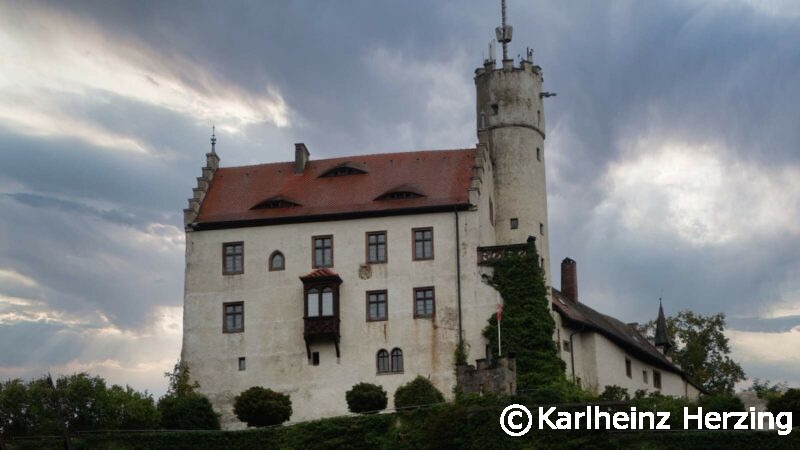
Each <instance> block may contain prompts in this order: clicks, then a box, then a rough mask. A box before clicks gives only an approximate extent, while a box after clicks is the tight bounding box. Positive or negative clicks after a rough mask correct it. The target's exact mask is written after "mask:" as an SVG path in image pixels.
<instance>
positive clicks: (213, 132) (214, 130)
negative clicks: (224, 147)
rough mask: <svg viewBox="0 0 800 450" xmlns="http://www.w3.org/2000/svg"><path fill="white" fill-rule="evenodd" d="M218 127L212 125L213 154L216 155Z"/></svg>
mask: <svg viewBox="0 0 800 450" xmlns="http://www.w3.org/2000/svg"><path fill="white" fill-rule="evenodd" d="M216 133H217V126H216V125H211V153H216V150H215V149H214V147H215V146H216V145H217V136H216Z"/></svg>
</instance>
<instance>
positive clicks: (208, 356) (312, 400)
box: [182, 211, 499, 427]
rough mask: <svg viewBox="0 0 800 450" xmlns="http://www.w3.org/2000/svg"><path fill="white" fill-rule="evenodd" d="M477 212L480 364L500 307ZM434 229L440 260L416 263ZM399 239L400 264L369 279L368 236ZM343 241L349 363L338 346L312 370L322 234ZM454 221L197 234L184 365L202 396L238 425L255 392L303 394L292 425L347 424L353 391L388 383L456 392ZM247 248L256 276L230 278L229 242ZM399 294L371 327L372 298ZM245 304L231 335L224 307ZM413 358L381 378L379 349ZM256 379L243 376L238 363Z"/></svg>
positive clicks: (474, 330)
mask: <svg viewBox="0 0 800 450" xmlns="http://www.w3.org/2000/svg"><path fill="white" fill-rule="evenodd" d="M480 222H481V220H480V217H479V213H478V212H477V211H467V212H460V213H459V225H460V231H459V234H460V235H461V239H462V246H461V249H460V251H461V266H462V314H463V322H464V325H463V326H464V330H465V336H464V337H465V340H466V341H467V342H468V344H470V348H471V355H470V357H471V358H473V359H474V358H478V357H483V352H484V343H483V338H482V337H481V336H480V332H481V330H482V328H483V327H484V326H485V325H486V319H487V318H488V317H489V316H490V315H491V314H492V312H493V311H494V308H495V305H496V304H497V303H498V301H499V299H498V297H497V294H496V292H495V291H494V290H493V289H492V288H490V287H488V286H486V285H485V284H482V283H480V282H479V281H478V282H477V283H476V280H480V276H479V275H478V267H477V264H476V263H477V256H476V247H477V246H478V245H479V242H478V236H479V233H478V230H479V227H480ZM427 226H432V227H433V228H434V257H435V259H434V260H432V261H412V254H411V252H412V232H411V230H412V228H417V227H427ZM380 230H386V231H387V241H388V250H387V252H388V263H386V264H375V265H372V276H371V278H369V279H366V280H363V279H361V278H359V265H360V264H363V263H364V262H365V233H366V232H368V231H380ZM323 234H332V235H333V236H334V244H333V245H334V267H333V270H335V271H336V272H338V273H339V275H340V276H341V278H342V280H343V283H342V285H341V288H340V318H341V325H340V327H341V343H340V349H341V358H340V359H339V360H338V361H337V359H336V355H335V349H334V346H333V344H332V343H330V344H328V343H324V344H315V345H312V349H311V351H312V352H320V365H319V366H312V365H310V364H309V362H308V358H307V354H306V347H305V342H304V340H303V285H302V282H301V281H300V280H299V277H300V276H302V275H305V274H306V273H308V272H310V271H311V270H312V267H311V255H312V252H311V245H312V236H315V235H323ZM455 234H456V233H455V216H454V213H438V214H423V215H408V216H396V217H389V218H371V219H358V220H348V221H337V222H320V223H305V224H291V225H274V226H268V227H250V228H237V229H228V230H212V231H201V232H190V233H187V241H186V263H187V270H186V295H185V307H184V342H183V356H182V357H183V359H184V360H185V361H186V362H187V363H188V364H189V366H190V368H191V370H192V376H193V378H195V379H196V380H197V381H198V382H199V383H200V391H201V392H203V393H204V394H206V395H208V396H209V398H210V399H211V400H212V402H213V403H214V406H215V408H217V409H218V410H219V411H221V412H222V413H223V422H224V424H225V426H226V427H236V426H241V424H239V423H238V422H236V420H235V418H234V417H233V416H232V413H231V408H232V403H231V402H232V399H233V397H234V396H236V395H237V394H239V393H240V392H241V391H243V390H245V389H247V388H248V387H250V386H256V385H259V386H264V387H269V388H272V389H275V390H278V391H281V392H285V393H288V394H290V395H291V397H292V402H293V408H294V414H293V415H292V418H291V420H292V421H297V420H305V419H312V418H319V417H324V416H331V415H337V414H344V413H346V412H347V406H346V402H345V398H344V394H345V392H346V391H347V390H348V389H350V387H351V386H352V385H354V384H356V383H359V382H362V381H363V382H370V383H376V384H380V385H382V386H383V387H384V388H385V389H386V391H387V392H388V393H389V397H390V404H389V407H390V408H391V407H392V403H391V397H392V395H393V393H394V390H395V389H396V388H397V386H399V385H400V384H402V383H405V382H408V381H410V380H411V379H413V378H414V377H415V376H417V375H422V376H425V377H429V378H430V379H431V381H432V382H433V383H434V384H435V385H436V386H437V387H438V388H439V389H440V390H441V391H442V392H443V393H445V395H448V396H449V395H450V394H451V392H452V388H453V386H454V384H455V374H454V369H453V355H454V350H455V347H456V344H457V342H458V331H457V330H458V305H457V295H456V277H455V274H456V262H455V260H456V258H455V252H456V243H455ZM232 241H244V261H245V267H244V274H242V275H222V261H221V251H222V250H221V249H222V244H223V243H224V242H232ZM274 250H280V251H281V252H283V254H284V255H285V257H286V270H285V271H277V272H270V271H269V270H268V265H267V258H268V256H269V255H270V254H271V253H272V252H273V251H274ZM423 286H434V287H435V294H436V316H435V318H433V319H414V318H413V288H414V287H423ZM382 289H386V290H388V316H389V320H388V321H382V322H367V321H366V291H369V290H382ZM230 301H244V305H245V331H244V332H242V333H230V334H225V333H223V332H222V304H223V302H230ZM394 347H399V348H401V349H402V350H403V354H404V365H405V371H404V373H402V374H391V375H378V374H376V368H375V354H376V352H377V351H378V350H379V349H382V348H383V349H386V350H389V351H391V349H392V348H394ZM239 357H246V358H247V370H245V371H241V372H240V371H239V370H238V358H239Z"/></svg>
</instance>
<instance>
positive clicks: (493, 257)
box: [478, 244, 529, 266]
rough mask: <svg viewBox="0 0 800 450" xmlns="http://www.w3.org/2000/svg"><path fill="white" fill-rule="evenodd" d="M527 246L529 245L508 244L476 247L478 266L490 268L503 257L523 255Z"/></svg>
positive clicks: (526, 250)
mask: <svg viewBox="0 0 800 450" xmlns="http://www.w3.org/2000/svg"><path fill="white" fill-rule="evenodd" d="M528 245H529V244H509V245H493V246H491V247H478V265H479V266H491V265H492V264H494V263H496V262H497V261H499V260H501V259H503V258H505V257H508V256H512V255H524V254H526V253H527V252H528Z"/></svg>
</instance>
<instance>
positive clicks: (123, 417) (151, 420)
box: [104, 385, 161, 430]
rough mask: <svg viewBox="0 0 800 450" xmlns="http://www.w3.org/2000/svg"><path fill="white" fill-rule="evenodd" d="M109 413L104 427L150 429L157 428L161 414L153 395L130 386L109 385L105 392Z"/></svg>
mask: <svg viewBox="0 0 800 450" xmlns="http://www.w3.org/2000/svg"><path fill="white" fill-rule="evenodd" d="M106 396H107V401H108V406H107V408H108V411H109V415H108V417H107V418H106V421H107V422H106V423H107V425H106V426H105V427H104V428H107V429H113V430H150V429H154V428H158V426H159V424H160V422H161V414H160V413H159V412H158V409H157V408H156V405H155V402H154V401H153V396H152V395H150V394H148V393H147V392H145V393H140V392H136V391H135V390H133V389H132V388H131V387H130V386H126V387H125V388H123V387H121V386H117V385H114V386H111V388H110V389H109V390H108V392H107V394H106Z"/></svg>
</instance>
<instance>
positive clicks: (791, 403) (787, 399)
mask: <svg viewBox="0 0 800 450" xmlns="http://www.w3.org/2000/svg"><path fill="white" fill-rule="evenodd" d="M767 409H768V410H769V412H771V413H773V414H777V413H779V412H791V413H792V416H793V417H800V389H789V390H787V391H786V392H784V394H783V395H781V396H776V397H773V398H770V399H769V401H768V402H767Z"/></svg>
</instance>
